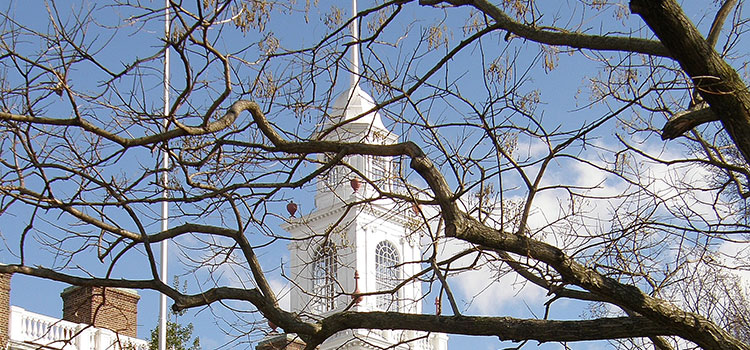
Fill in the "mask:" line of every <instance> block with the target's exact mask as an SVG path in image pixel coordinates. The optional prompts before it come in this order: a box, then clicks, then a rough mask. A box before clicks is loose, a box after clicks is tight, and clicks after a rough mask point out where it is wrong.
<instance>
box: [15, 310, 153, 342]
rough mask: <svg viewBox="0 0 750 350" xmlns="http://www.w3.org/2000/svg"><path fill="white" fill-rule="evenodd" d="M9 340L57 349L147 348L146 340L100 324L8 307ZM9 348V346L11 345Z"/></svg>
mask: <svg viewBox="0 0 750 350" xmlns="http://www.w3.org/2000/svg"><path fill="white" fill-rule="evenodd" d="M9 333H10V334H9V336H10V337H9V338H10V339H9V340H10V342H11V345H12V344H13V343H18V344H26V345H33V346H44V347H45V348H50V349H60V350H148V342H147V341H145V340H142V339H137V338H132V337H127V336H124V335H119V334H117V333H115V332H113V331H110V330H108V329H104V328H97V327H93V326H90V325H87V324H82V323H74V322H70V321H65V320H61V319H58V318H54V317H49V316H44V315H40V314H37V313H33V312H29V311H26V310H24V309H23V308H20V307H17V306H11V307H10V329H9ZM11 348H12V347H11Z"/></svg>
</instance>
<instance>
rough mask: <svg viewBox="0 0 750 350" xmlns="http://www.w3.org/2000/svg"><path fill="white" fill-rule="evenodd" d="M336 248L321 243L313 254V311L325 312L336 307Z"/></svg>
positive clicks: (330, 244)
mask: <svg viewBox="0 0 750 350" xmlns="http://www.w3.org/2000/svg"><path fill="white" fill-rule="evenodd" d="M337 271H338V265H337V262H336V246H334V245H333V243H331V242H326V243H323V244H322V245H321V246H320V247H318V249H317V251H316V252H315V260H313V263H312V283H313V290H312V292H313V310H314V311H317V312H326V311H330V310H333V309H334V308H335V307H336V272H337Z"/></svg>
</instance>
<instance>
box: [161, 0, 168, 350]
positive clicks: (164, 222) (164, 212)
mask: <svg viewBox="0 0 750 350" xmlns="http://www.w3.org/2000/svg"><path fill="white" fill-rule="evenodd" d="M164 2H165V11H164V38H165V40H169V35H170V30H169V29H170V21H169V15H170V13H169V0H165V1H164ZM168 115H169V46H168V45H167V46H166V47H165V48H164V127H165V130H166V127H167V126H168V125H169V120H168V119H167V116H168ZM164 148H165V149H164V151H163V152H162V156H163V157H164V158H163V159H162V169H164V171H162V177H161V180H162V186H164V190H163V193H162V198H163V200H162V202H161V230H162V231H166V230H167V229H168V228H169V222H168V218H169V202H167V196H168V195H169V194H168V193H167V185H168V184H169V177H168V175H169V174H168V173H167V170H166V169H167V168H169V154H168V148H167V147H166V145H165V147H164ZM167 244H168V241H167V240H166V239H165V240H163V241H162V242H161V281H162V283H165V284H166V283H168V282H167ZM166 349H167V296H166V294H163V293H162V294H161V298H160V299H159V350H166Z"/></svg>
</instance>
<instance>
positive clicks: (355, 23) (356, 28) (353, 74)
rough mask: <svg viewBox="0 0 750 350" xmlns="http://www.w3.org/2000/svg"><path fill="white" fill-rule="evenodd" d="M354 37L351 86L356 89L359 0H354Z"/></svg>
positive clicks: (357, 79)
mask: <svg viewBox="0 0 750 350" xmlns="http://www.w3.org/2000/svg"><path fill="white" fill-rule="evenodd" d="M350 30H351V32H352V39H353V40H354V42H355V43H356V44H354V45H352V47H351V56H352V57H351V60H352V67H351V68H352V76H351V79H352V83H351V87H352V89H354V88H355V87H356V86H357V84H358V82H359V43H358V41H359V26H357V0H352V27H351V29H350Z"/></svg>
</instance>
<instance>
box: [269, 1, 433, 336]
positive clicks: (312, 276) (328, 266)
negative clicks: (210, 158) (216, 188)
mask: <svg viewBox="0 0 750 350" xmlns="http://www.w3.org/2000/svg"><path fill="white" fill-rule="evenodd" d="M356 14H357V2H356V0H352V16H353V17H354V20H353V21H352V27H351V31H352V32H351V34H352V37H353V39H354V41H355V42H357V41H358V40H359V39H358V35H357V19H356ZM350 50H351V67H350V70H351V72H352V75H351V80H350V84H349V86H348V88H347V90H346V91H344V92H343V93H342V94H341V95H339V96H338V97H337V98H336V100H335V102H334V104H333V106H332V108H331V110H330V113H328V117H327V118H326V121H325V123H324V125H323V127H324V128H323V129H324V132H326V134H325V136H324V137H323V138H324V139H325V140H331V141H344V142H360V143H370V144H393V143H396V142H398V136H397V135H395V134H393V133H391V132H390V131H389V130H388V129H387V128H386V127H385V125H384V124H383V121H382V120H381V118H380V113H378V112H377V111H375V110H374V108H375V106H376V103H375V101H374V99H373V98H372V97H371V96H370V95H368V94H367V93H366V92H364V91H363V90H362V89H361V88H360V86H359V80H360V75H359V71H360V67H359V53H358V51H359V44H353V45H351V46H350ZM329 157H332V155H321V157H320V158H319V160H320V162H321V164H326V163H330V161H331V159H330V158H329ZM342 162H343V163H344V164H340V165H336V166H334V167H332V168H330V169H328V170H327V171H326V172H324V173H323V174H322V175H321V179H320V181H319V183H318V185H317V191H316V195H315V209H314V210H313V211H312V212H311V213H309V214H307V215H304V216H302V217H300V218H291V219H290V220H289V221H288V222H287V223H286V224H284V225H282V227H283V228H284V229H285V230H286V231H287V232H289V233H290V234H291V236H292V241H291V243H290V244H289V249H290V256H291V261H290V267H291V271H290V273H291V275H290V276H289V277H290V278H291V279H292V280H293V281H294V283H293V284H294V287H293V289H292V292H291V296H290V299H291V308H292V310H291V311H292V312H295V313H298V314H299V315H301V317H307V318H320V317H322V316H325V315H328V314H330V313H333V312H337V311H341V310H345V309H349V310H355V311H398V312H405V313H421V312H422V302H421V299H422V288H421V284H420V282H419V281H418V280H417V279H411V280H409V282H407V283H404V284H403V285H401V283H402V282H403V281H404V280H405V279H406V278H408V277H411V276H416V275H417V274H418V273H419V271H421V270H422V268H423V267H422V264H421V260H422V255H421V249H420V246H419V241H420V235H421V232H420V231H419V229H418V228H415V227H416V226H418V225H414V220H416V219H417V218H416V217H415V214H414V213H413V211H412V210H411V205H409V204H406V203H398V202H396V201H394V200H391V199H377V200H375V199H376V198H379V197H378V196H379V193H380V192H382V191H386V192H397V191H398V188H397V181H396V178H398V177H400V170H399V159H397V158H394V157H380V156H366V155H356V156H350V157H346V158H344V159H343V160H342ZM355 275H358V277H359V278H358V279H355ZM397 286H399V287H398V288H396V287H397ZM355 290H359V292H361V293H375V294H374V295H367V296H364V297H361V296H360V297H357V296H356V295H354V293H355ZM378 293H379V294H378ZM411 339H417V340H416V341H414V342H410V341H409V340H411ZM372 346H377V347H382V348H389V347H391V348H393V349H396V350H407V349H414V348H417V349H420V350H446V348H447V336H446V335H444V334H437V333H433V334H429V335H428V334H427V333H425V332H415V331H400V330H383V331H379V330H373V331H371V330H350V331H345V332H342V334H338V335H336V336H333V337H331V338H330V339H329V340H327V341H326V342H324V343H323V344H321V345H320V349H321V350H330V349H338V348H340V347H346V348H349V349H352V350H359V349H370V348H372Z"/></svg>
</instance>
